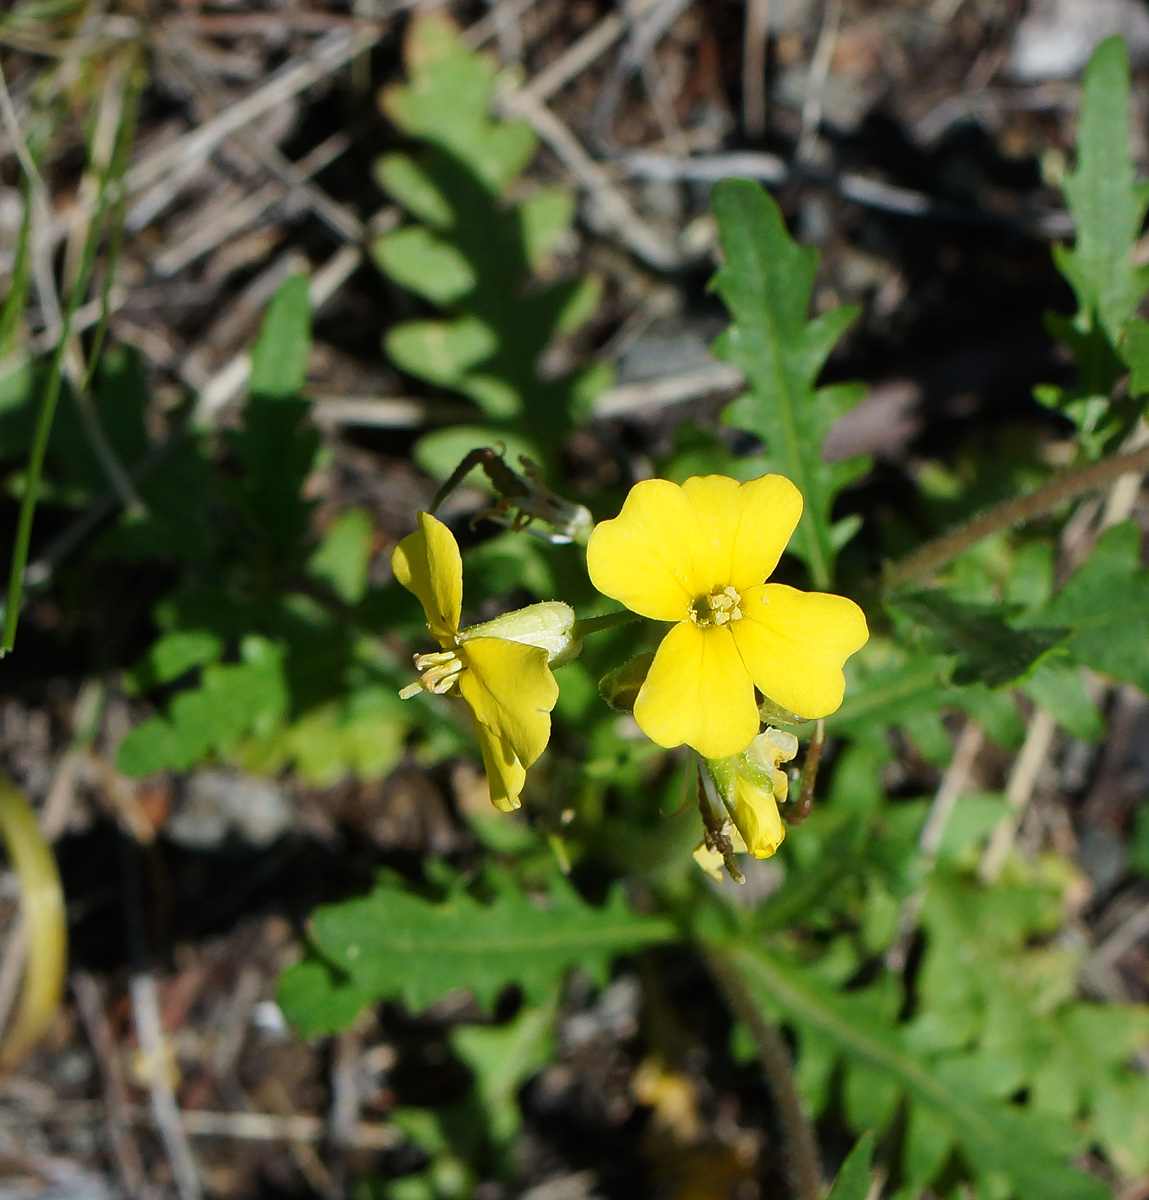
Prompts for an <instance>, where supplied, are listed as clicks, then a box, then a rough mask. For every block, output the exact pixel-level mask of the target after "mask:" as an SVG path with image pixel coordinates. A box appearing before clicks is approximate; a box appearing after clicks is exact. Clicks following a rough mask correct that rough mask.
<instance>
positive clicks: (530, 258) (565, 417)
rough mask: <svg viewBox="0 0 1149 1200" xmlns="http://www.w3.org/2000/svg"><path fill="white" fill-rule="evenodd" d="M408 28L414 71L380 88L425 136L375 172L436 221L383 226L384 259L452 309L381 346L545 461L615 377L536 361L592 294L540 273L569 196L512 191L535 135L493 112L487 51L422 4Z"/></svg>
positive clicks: (569, 210)
mask: <svg viewBox="0 0 1149 1200" xmlns="http://www.w3.org/2000/svg"><path fill="white" fill-rule="evenodd" d="M408 31H409V32H408V38H407V43H406V65H407V71H408V83H407V84H405V85H403V86H400V87H396V88H391V89H389V90H388V91H387V92H386V93H385V94H384V109H385V111H386V112H387V113H388V115H390V116H391V118H392V119H393V120H394V121H395V122H396V124H397V125H398V126H399V127H400V128H401V129H402V130H403V131H404V132H405V133H406V134H407V135H408V136H410V137H413V138H417V139H419V140H420V141H422V142H423V143H424V145H423V146H422V147H421V149H420V150H419V151H417V152H415V153H414V154H413V155H412V157H407V156H405V155H399V156H395V155H393V156H390V157H388V158H386V159H384V160H383V161H382V162H381V163H380V164H379V166H378V168H377V174H378V177H379V180H380V182H381V183H382V185H383V186H384V188H386V189H387V190H388V191H389V192H390V193H391V194H392V195H393V196H395V197H396V198H397V199H398V200H399V201H400V203H402V204H403V205H404V206H405V207H406V208H407V209H408V211H409V212H411V213H412V214H413V215H414V216H416V217H417V218H419V219H420V220H422V221H424V222H425V223H426V224H427V225H428V226H430V227H431V228H432V229H433V230H434V232H433V233H432V232H429V231H427V230H421V229H401V230H399V231H397V232H396V233H393V234H389V235H387V237H386V238H384V239H383V241H382V242H381V243H380V244H379V248H378V249H379V253H378V261H379V264H380V267H381V268H382V269H383V270H384V271H385V272H386V273H387V274H388V275H389V276H390V277H391V278H392V279H393V280H395V282H396V283H398V284H400V285H402V286H404V287H408V288H410V289H411V290H413V291H415V292H417V293H418V294H419V295H421V296H423V297H424V298H425V299H428V300H430V301H431V302H432V303H434V304H437V305H441V306H443V307H445V308H446V309H447V310H448V311H447V314H446V319H445V320H441V321H430V320H419V321H411V322H406V323H404V324H402V325H400V326H398V327H397V328H395V329H392V330H391V332H390V333H389V334H388V336H387V338H386V341H385V347H386V350H387V353H388V355H389V356H390V357H391V358H392V360H393V361H394V362H395V364H396V365H397V366H399V367H400V368H401V369H402V370H404V371H407V372H408V373H409V374H411V375H414V376H416V377H418V378H421V379H424V380H427V381H428V382H430V383H433V384H436V385H437V386H439V387H444V388H451V389H453V390H455V391H457V392H461V393H462V394H463V395H464V396H467V397H469V398H470V399H471V400H473V401H474V402H475V403H476V404H477V405H478V406H479V408H480V409H481V410H482V415H483V416H484V417H485V418H486V419H488V420H490V421H491V423H492V424H493V425H494V426H495V431H494V434H493V436H494V437H495V438H496V439H500V440H504V441H506V440H509V438H510V437H517V438H519V439H520V440H521V441H526V442H528V443H529V444H530V445H531V456H532V457H533V458H535V459H536V460H537V461H539V462H541V463H542V465H543V466H544V468H545V469H548V470H549V469H550V468H552V467H554V466H555V465H556V463H557V456H558V453H559V448H560V447H561V445H562V443H563V440H564V438H565V437H566V434H567V433H568V432H569V431H570V429H571V428H572V427H573V425H574V424H575V423H576V422H582V421H584V420H586V419H587V417H588V416H589V414H590V410H591V406H592V404H593V401H594V399H595V398H596V397H597V396H598V395H599V394H601V392H602V391H603V390H604V389H605V388H606V387H608V386H609V384H610V370H609V365H608V364H595V365H594V366H592V367H591V368H589V369H586V370H583V371H580V372H577V373H570V374H565V375H560V376H554V375H553V374H550V373H547V374H546V376H545V377H544V376H543V375H542V374H541V373H540V362H542V361H543V360H544V355H545V353H546V351H547V349H548V348H549V347H550V345H551V343H552V342H553V341H554V340H555V339H556V338H558V337H562V336H564V335H565V334H568V333H570V332H571V331H573V330H574V329H576V328H577V327H578V326H579V325H581V324H582V323H584V322H585V321H586V320H587V319H588V317H589V316H590V315H591V314H592V312H593V311H594V309H595V308H596V307H597V305H598V303H599V297H600V292H601V286H600V285H599V283H598V282H597V280H595V279H593V278H588V279H584V280H578V279H574V280H559V281H554V282H551V281H548V282H546V283H542V282H541V281H539V280H538V279H537V278H534V276H536V275H537V274H539V273H543V274H546V275H549V274H550V273H551V268H552V264H551V262H550V261H549V260H550V256H551V253H552V251H553V250H554V249H555V247H556V246H557V245H558V243H559V240H560V239H561V237H562V234H563V233H564V231H565V230H566V229H567V228H568V226H569V223H570V220H571V217H572V215H573V212H574V197H573V195H572V193H571V192H570V190H569V189H566V188H555V187H550V188H541V189H536V190H533V191H528V192H527V194H526V195H525V196H524V197H523V198H521V199H520V198H519V197H518V196H517V195H516V196H515V197H514V199H513V200H512V199H511V198H510V197H508V196H507V192H508V191H509V189H510V188H511V185H512V184H513V183H514V182H515V180H516V178H517V176H518V175H519V173H520V172H521V171H522V170H523V168H524V167H525V166H526V163H527V161H528V160H529V159H530V157H531V155H532V154H533V152H534V148H535V142H536V139H535V135H534V134H533V132H532V131H531V130H530V129H529V128H528V127H527V126H526V125H522V124H519V123H516V122H508V121H504V120H502V119H500V118H498V117H495V116H493V115H492V105H493V101H494V78H495V73H496V70H497V68H496V66H495V64H494V63H493V62H492V61H491V60H490V59H489V58H487V57H486V56H484V55H481V54H477V53H475V52H474V51H472V50H470V49H469V48H468V47H467V46H466V44H465V43H464V41H463V40H462V38H461V37H460V36H459V33H458V31H457V30H456V29H455V27H454V26H453V25H452V24H451V22H450V21H449V19H447V18H446V17H444V16H443V15H442V14H436V13H426V14H421V15H419V16H416V17H415V18H414V19H413V20H412V21H411V23H410V25H409V27H408ZM516 190H518V189H516ZM432 436H433V435H432ZM425 440H426V439H421V440H420V442H419V443H418V445H417V446H416V458H417V459H418V460H420V461H422V462H424V463H426V462H429V461H430V460H431V458H432V457H436V458H437V457H438V456H433V455H432V454H431V453H426V454H425V453H424V446H425ZM450 466H454V464H453V463H452V464H450ZM448 469H449V467H448Z"/></svg>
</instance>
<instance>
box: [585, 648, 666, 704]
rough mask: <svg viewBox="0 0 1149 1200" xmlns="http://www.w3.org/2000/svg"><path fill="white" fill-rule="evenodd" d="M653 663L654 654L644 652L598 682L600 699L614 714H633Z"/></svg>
mask: <svg viewBox="0 0 1149 1200" xmlns="http://www.w3.org/2000/svg"><path fill="white" fill-rule="evenodd" d="M652 662H654V654H653V653H651V652H649V651H648V652H646V653H644V654H636V655H635V656H634V657H633V658H632V659H630V660H628V661H627V662H624V663H623V664H622V666H621V667H615V669H614V670H613V671H607V673H606V674H605V675H604V676H603V677H602V678H601V679H600V680H599V681H598V690H599V693H600V694H601V696H602V698H603V699H604V700H605V701H606V702H607V704H609V705H610V706H611V708H613V709H614V710H615V711H616V712H625V713H629V712H634V702H635V701H636V700H637V699H638V693H639V690H640V689H641V687H642V685H643V684H644V683H645V682H646V676H647V673H648V672H649V671H650V664H651V663H652Z"/></svg>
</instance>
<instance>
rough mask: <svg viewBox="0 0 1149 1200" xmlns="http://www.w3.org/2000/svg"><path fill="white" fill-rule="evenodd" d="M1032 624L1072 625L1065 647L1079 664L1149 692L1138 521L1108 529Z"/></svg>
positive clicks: (1146, 585)
mask: <svg viewBox="0 0 1149 1200" xmlns="http://www.w3.org/2000/svg"><path fill="white" fill-rule="evenodd" d="M1030 620H1031V621H1033V622H1034V623H1035V624H1037V623H1040V624H1046V625H1054V624H1056V625H1064V626H1067V627H1068V628H1069V629H1070V630H1071V633H1070V635H1069V637H1068V639H1067V640H1066V642H1065V649H1066V651H1067V652H1068V653H1069V654H1070V655H1072V657H1073V658H1075V659H1076V660H1077V661H1078V662H1079V663H1082V664H1084V665H1085V666H1087V667H1092V668H1093V669H1094V670H1096V671H1102V672H1104V673H1105V674H1106V675H1112V676H1113V678H1115V679H1121V680H1124V681H1125V682H1127V683H1133V684H1136V685H1137V687H1139V688H1140V689H1141V690H1142V691H1143V692H1145V693H1146V694H1149V639H1147V638H1146V636H1145V630H1146V629H1147V628H1149V570H1146V569H1145V568H1143V567H1142V566H1141V530H1140V527H1139V526H1138V525H1137V524H1136V522H1133V521H1126V522H1124V523H1122V524H1120V525H1115V526H1113V528H1112V529H1108V530H1106V532H1105V533H1104V534H1103V535H1102V536H1101V538H1099V539H1098V542H1097V545H1096V546H1094V548H1093V552H1092V553H1091V554H1090V556H1089V557H1088V558H1087V559H1086V560H1085V562H1084V563H1082V565H1081V566H1080V567H1078V568H1077V570H1076V571H1075V572H1074V573H1073V574H1072V575H1071V576H1070V578H1069V580H1068V582H1067V583H1066V585H1065V587H1064V588H1062V589H1061V591H1060V592H1059V593H1058V594H1057V595H1056V596H1055V597H1054V598H1053V599H1052V600H1051V601H1050V602H1049V603H1048V604H1047V605H1046V606H1045V607H1044V608H1043V609H1041V610H1040V611H1039V612H1037V613H1036V614H1034V615H1033V616H1032V617H1031V618H1030Z"/></svg>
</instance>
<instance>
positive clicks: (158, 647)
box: [132, 629, 223, 692]
mask: <svg viewBox="0 0 1149 1200" xmlns="http://www.w3.org/2000/svg"><path fill="white" fill-rule="evenodd" d="M222 653H223V642H222V640H221V639H220V638H218V637H217V636H216V635H215V634H214V633H211V632H209V631H208V630H206V629H176V630H173V631H172V632H171V633H165V634H164V635H163V637H161V638H160V639H159V641H157V642H153V643H152V646H151V648H150V649H149V650H148V652H147V654H145V655H144V657H143V659H142V660H141V661H140V663H139V664H138V665H137V666H136V667H135V669H134V670H133V671H132V682H133V685H134V687H135V690H136V691H137V692H146V691H149V690H150V689H151V688H154V687H157V686H158V685H160V684H163V683H172V682H173V681H174V680H176V679H179V677H180V676H181V675H186V674H187V672H188V671H190V670H192V669H193V668H195V667H202V666H205V665H206V664H207V663H212V662H215V661H216V660H217V659H218V658H219V656H220V655H221V654H222Z"/></svg>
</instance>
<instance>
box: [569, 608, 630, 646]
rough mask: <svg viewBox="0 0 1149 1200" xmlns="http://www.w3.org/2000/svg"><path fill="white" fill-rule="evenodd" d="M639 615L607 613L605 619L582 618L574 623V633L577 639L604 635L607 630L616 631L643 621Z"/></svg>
mask: <svg viewBox="0 0 1149 1200" xmlns="http://www.w3.org/2000/svg"><path fill="white" fill-rule="evenodd" d="M641 620H642V618H641V617H640V616H639V615H638V613H632V612H616V613H607V614H606V615H605V616H603V617H580V618H579V619H578V620H577V621H575V623H574V629H573V631H572V633H573V636H574V637H575V638H576V639H579V640H581V639H582V638H585V637H589V636H590V635H591V634H592V633H602V632H603V631H604V630H607V629H616V628H617V627H618V626H619V625H629V624H630V622H631V621H641Z"/></svg>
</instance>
